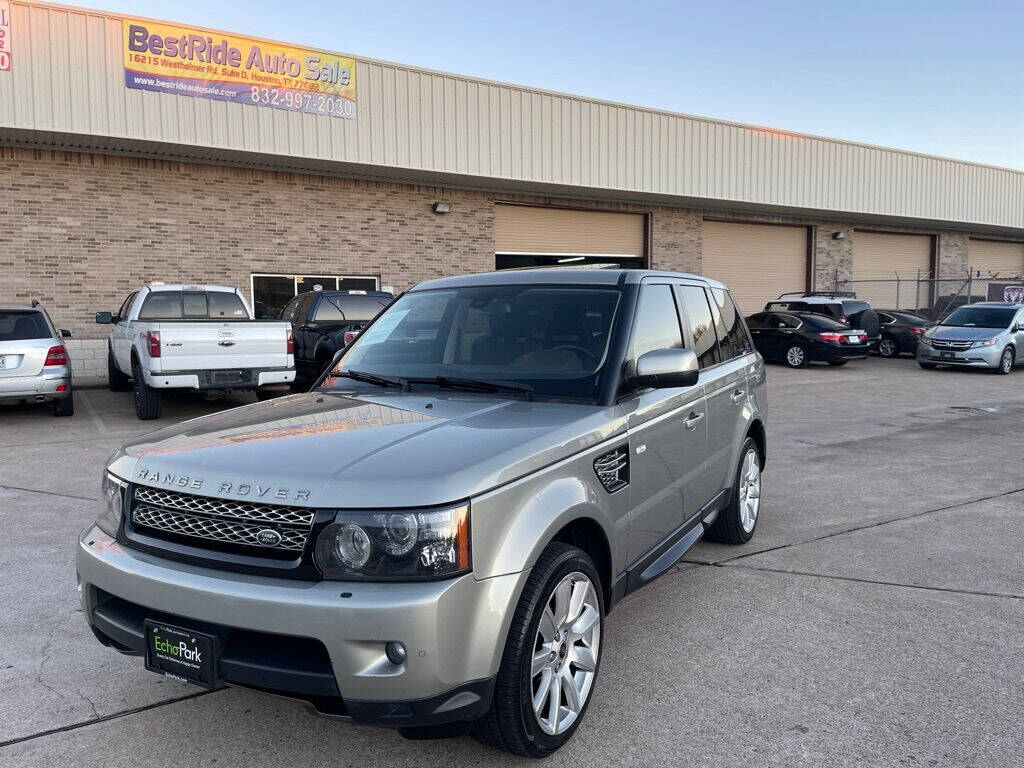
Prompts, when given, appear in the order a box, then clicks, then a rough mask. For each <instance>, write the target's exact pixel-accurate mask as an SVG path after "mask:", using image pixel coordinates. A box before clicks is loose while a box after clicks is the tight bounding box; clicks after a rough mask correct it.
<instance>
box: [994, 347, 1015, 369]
mask: <svg viewBox="0 0 1024 768" xmlns="http://www.w3.org/2000/svg"><path fill="white" fill-rule="evenodd" d="M1013 361H1014V351H1013V347H1007V348H1006V349H1004V350H1003V354H1002V355H1000V356H999V366H998V367H997V368H996V369H995V373H998V374H1000V375H1002V376H1005V375H1006V374H1008V373H1010V372H1011V371H1013Z"/></svg>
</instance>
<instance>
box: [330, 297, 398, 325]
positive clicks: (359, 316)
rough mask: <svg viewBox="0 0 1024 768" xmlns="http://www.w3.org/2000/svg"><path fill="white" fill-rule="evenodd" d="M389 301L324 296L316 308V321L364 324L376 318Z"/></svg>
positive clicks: (383, 298) (383, 299) (381, 298)
mask: <svg viewBox="0 0 1024 768" xmlns="http://www.w3.org/2000/svg"><path fill="white" fill-rule="evenodd" d="M389 302H390V299H388V298H385V297H382V296H381V297H377V296H360V295H354V296H324V297H323V298H322V299H320V303H319V304H317V306H316V317H315V318H314V319H316V320H338V321H340V322H349V323H354V322H358V323H365V322H366V321H368V320H372V319H373V318H374V317H376V316H377V313H378V312H380V311H381V310H382V309H384V307H386V306H387V305H388V303H389Z"/></svg>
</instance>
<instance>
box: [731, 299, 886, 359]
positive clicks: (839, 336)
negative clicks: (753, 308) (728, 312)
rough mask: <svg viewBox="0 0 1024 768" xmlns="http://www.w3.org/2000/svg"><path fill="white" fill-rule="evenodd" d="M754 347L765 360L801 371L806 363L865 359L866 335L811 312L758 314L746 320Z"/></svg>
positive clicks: (844, 324)
mask: <svg viewBox="0 0 1024 768" xmlns="http://www.w3.org/2000/svg"><path fill="white" fill-rule="evenodd" d="M747 327H748V328H750V335H751V336H752V337H753V338H754V346H755V347H757V351H758V352H760V353H761V356H762V357H764V359H765V360H775V361H778V362H782V363H785V364H786V365H788V366H789V367H790V368H803V367H804V366H806V365H807V364H808V363H809V362H815V361H817V362H823V363H828V364H829V365H832V366H840V365H846V363H847V362H849V361H850V360H862V359H863V358H865V357H867V356H868V349H869V348H870V344H869V343H868V335H867V333H866V332H865V331H863V330H861V329H851V328H850V327H849V326H848V325H846V323H841V322H839V321H838V320H833V319H832V318H831V317H826V316H825V315H819V314H817V313H814V312H759V313H757V314H756V315H751V316H750V317H748V318H747Z"/></svg>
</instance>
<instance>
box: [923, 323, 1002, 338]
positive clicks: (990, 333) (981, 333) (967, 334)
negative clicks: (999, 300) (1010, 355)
mask: <svg viewBox="0 0 1024 768" xmlns="http://www.w3.org/2000/svg"><path fill="white" fill-rule="evenodd" d="M1001 333H1006V329H1005V328H972V327H970V326H964V327H960V326H953V325H948V326H943V325H936V326H933V327H932V329H931V331H930V332H929V333H928V337H929V338H932V339H942V340H944V341H982V340H984V339H993V338H995V337H996V336H998V335H999V334H1001Z"/></svg>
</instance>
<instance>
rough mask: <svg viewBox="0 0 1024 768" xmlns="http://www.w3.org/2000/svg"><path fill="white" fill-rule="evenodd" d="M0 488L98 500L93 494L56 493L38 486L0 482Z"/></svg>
mask: <svg viewBox="0 0 1024 768" xmlns="http://www.w3.org/2000/svg"><path fill="white" fill-rule="evenodd" d="M0 488H8V489H10V490H12V491H25V493H41V494H43V495H45V496H60V497H61V498H64V499H81V500H82V501H99V499H98V498H96V497H95V496H76V495H75V494H73V493H58V492H57V491H41V490H39V489H38V488H23V487H22V486H20V485H7V484H5V483H0Z"/></svg>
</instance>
